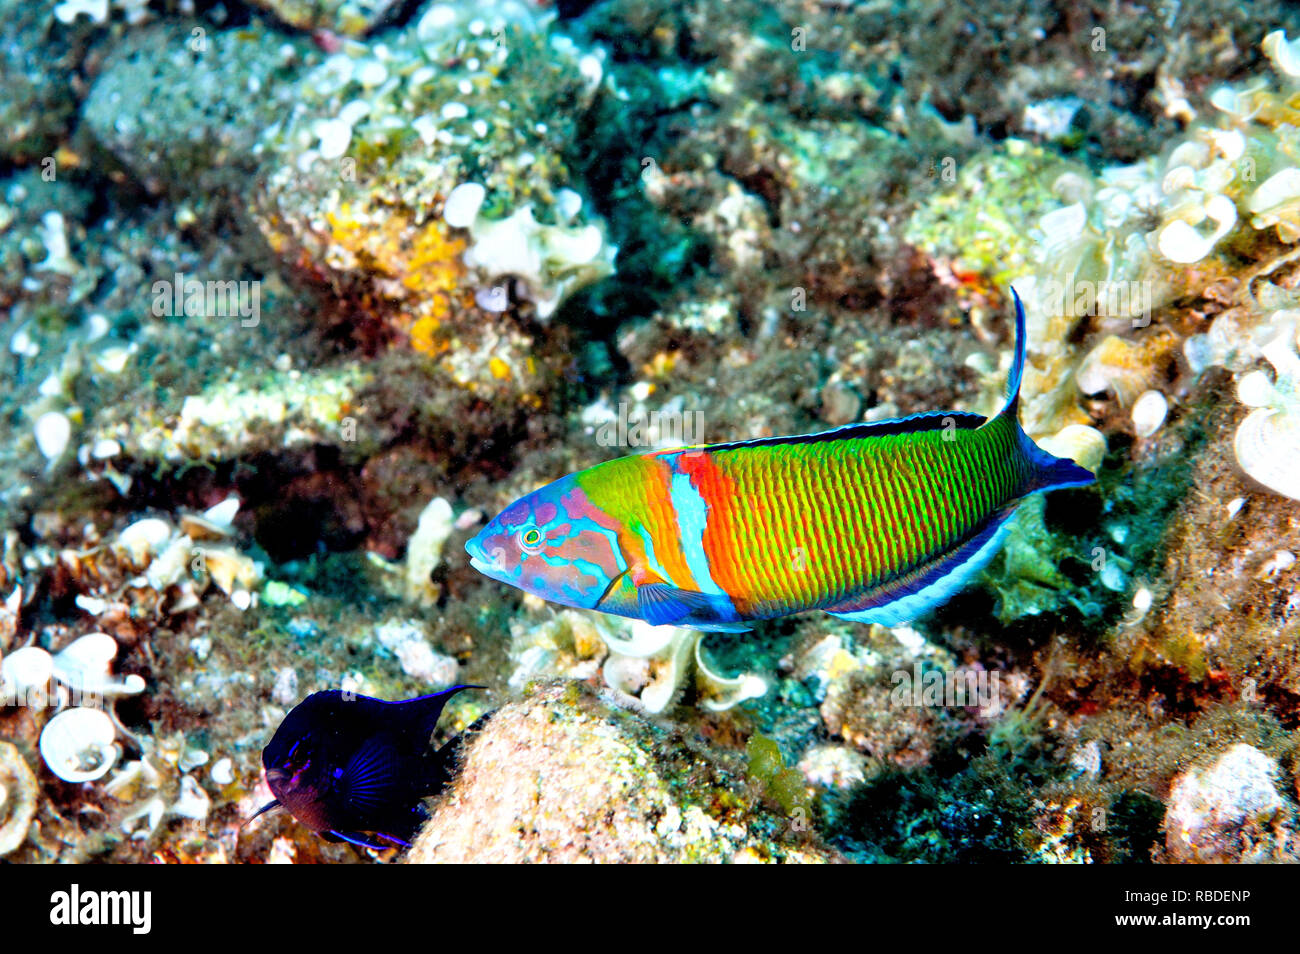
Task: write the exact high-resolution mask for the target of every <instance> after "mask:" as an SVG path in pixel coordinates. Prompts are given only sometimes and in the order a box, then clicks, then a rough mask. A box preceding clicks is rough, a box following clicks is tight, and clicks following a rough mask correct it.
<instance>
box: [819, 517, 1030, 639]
mask: <svg viewBox="0 0 1300 954" xmlns="http://www.w3.org/2000/svg"><path fill="white" fill-rule="evenodd" d="M1016 503H1018V501H1017V502H1016ZM1016 503H1012V504H1011V505H1009V506H1007V507H1005V508H1003V509H1002V510H1001V511H1000V512H999V513H997V514H996V515H995V516H994V518H993V519H992V520H991V521H989V523H988V524H987V525H986V526H985V527H984V529H982V530H981V531H980V532H979V533H977V534H975V536H973V537H971V538H970V539H969V540H967V541H966V542H965V543H962V544H959V545H958V546H956V547H954V548H953V549H952V550H949V551H947V552H946V553H942V554H940V555H939V556H938V557H936V558H935V559H933V560H931V561H930V562H929V563H926V564H923V565H922V566H919V567H917V568H916V569H915V570H913V571H912V572H910V573H906V574H904V575H903V576H901V577H899V578H898V579H896V580H891V581H890V582H888V583H885V584H884V585H882V586H878V587H876V588H874V589H872V590H871V591H869V592H867V593H864V594H862V595H861V596H857V597H854V598H853V599H851V600H847V601H845V602H843V603H837V604H836V605H834V606H828V607H826V612H828V613H830V614H831V615H832V616H838V617H840V619H847V620H849V621H850V622H854V623H879V624H880V625H881V626H897V625H899V624H900V623H906V622H910V621H911V620H913V619H916V617H918V616H921V615H923V614H925V613H927V612H929V611H930V610H932V609H934V608H935V607H936V606H939V605H941V604H943V603H946V602H947V601H948V600H949V599H950V598H951V597H952V596H953V595H954V594H955V593H956V592H957V591H958V590H960V589H961V588H962V587H964V586H965V585H966V584H967V583H969V582H970V581H971V579H972V578H973V577H974V576H975V574H976V573H978V572H979V571H980V570H982V569H984V567H985V566H987V565H988V562H989V561H990V560H991V559H993V557H994V555H995V554H996V553H997V552H998V550H999V549H1001V547H1002V543H1003V541H1005V540H1006V536H1007V533H1008V532H1009V531H1010V527H1008V526H1007V521H1008V520H1010V519H1011V516H1012V515H1013V514H1014V513H1015V509H1016Z"/></svg>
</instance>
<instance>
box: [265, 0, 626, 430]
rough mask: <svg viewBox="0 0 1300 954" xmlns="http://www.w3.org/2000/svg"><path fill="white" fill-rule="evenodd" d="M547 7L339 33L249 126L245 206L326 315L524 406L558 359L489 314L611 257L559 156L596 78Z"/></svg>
mask: <svg viewBox="0 0 1300 954" xmlns="http://www.w3.org/2000/svg"><path fill="white" fill-rule="evenodd" d="M547 19H548V17H546V16H543V15H541V14H535V13H534V11H533V10H532V9H531V8H530V7H529V6H527V5H525V4H521V3H517V2H514V0H494V2H493V3H491V4H481V5H475V6H473V7H470V6H465V7H462V8H455V9H453V8H451V7H449V6H445V5H438V4H434V5H432V6H430V7H429V8H428V9H427V10H426V11H425V13H424V14H423V15H422V16H421V17H420V18H419V19H418V21H416V22H415V23H413V24H412V25H410V26H408V27H405V28H403V29H402V30H401V31H400V32H398V31H395V32H393V33H392V34H390V35H388V36H386V37H385V40H384V42H382V43H379V42H376V43H373V44H371V45H369V46H367V45H363V44H360V43H355V42H354V43H349V44H348V45H347V46H346V48H345V49H344V50H343V51H341V52H338V53H335V54H334V55H332V56H330V57H329V58H328V59H326V60H325V62H324V63H323V64H321V66H320V67H319V68H317V69H315V70H313V71H311V72H310V73H308V74H307V75H306V76H305V77H304V78H303V80H302V81H301V82H300V83H299V84H298V86H297V88H296V92H295V98H296V102H295V103H294V105H293V108H292V109H290V110H287V111H285V113H284V115H283V116H282V118H281V119H280V121H279V122H277V123H276V124H275V125H274V126H273V127H271V128H270V129H268V130H267V132H266V134H265V135H264V136H263V137H262V139H261V140H260V142H259V144H258V147H257V154H258V155H259V161H260V163H261V169H260V174H259V179H258V183H257V185H256V187H255V188H254V190H253V194H252V198H251V210H250V211H251V214H252V216H253V218H254V220H255V221H256V223H257V226H258V228H259V229H260V230H261V231H262V233H263V235H264V236H265V238H266V240H267V243H268V244H269V245H270V247H271V248H272V249H273V250H275V251H276V252H277V253H278V254H279V255H280V256H281V258H282V259H283V260H284V261H285V262H287V263H288V264H289V266H290V269H291V270H292V271H293V272H294V273H295V274H296V275H298V276H299V277H300V278H302V279H304V280H306V281H307V282H308V283H309V284H311V285H312V286H314V287H317V288H319V289H320V290H321V291H322V292H323V297H324V299H325V307H323V308H322V310H321V314H322V320H323V321H324V322H325V323H326V324H329V325H333V326H336V327H337V328H339V329H341V330H342V331H344V332H345V334H346V336H347V337H349V338H350V339H351V340H353V341H354V342H357V343H360V344H363V345H365V346H366V347H367V348H373V346H375V345H376V344H378V343H387V342H390V341H394V340H395V341H397V342H402V343H405V344H408V345H409V347H410V348H411V349H412V350H413V351H415V352H417V353H419V354H421V355H426V356H429V357H430V358H432V359H433V360H434V362H435V363H436V365H437V367H438V368H439V369H440V372H441V375H442V376H443V380H444V382H446V383H449V384H450V387H449V388H448V390H452V391H464V392H467V393H468V392H471V391H472V392H474V393H475V394H476V395H478V396H480V397H488V398H500V399H501V400H502V401H503V402H505V403H510V404H517V403H519V402H523V403H526V404H527V405H528V406H530V407H534V408H535V407H540V406H543V405H544V404H545V400H544V397H545V392H546V391H547V389H548V388H549V387H550V386H551V385H552V382H553V380H554V378H555V377H557V376H558V375H559V374H560V373H561V372H562V369H563V368H564V367H566V366H567V364H568V362H569V360H570V356H569V355H568V353H567V352H566V351H565V350H564V348H563V344H562V341H559V340H557V339H555V338H553V337H552V336H549V335H548V336H546V337H545V338H542V339H536V338H534V337H533V336H531V335H529V334H526V333H524V331H522V330H521V327H520V326H519V325H518V324H517V323H516V322H514V321H512V320H510V316H508V315H506V316H502V315H501V314H500V313H502V312H507V311H514V310H516V309H517V307H519V306H524V307H525V308H526V310H527V311H528V312H529V313H530V314H532V315H534V316H536V317H538V318H541V319H544V318H546V317H547V316H549V315H550V313H551V311H552V310H553V309H554V308H556V307H558V305H559V304H560V302H561V301H562V300H563V299H565V298H567V297H568V296H570V295H571V294H572V293H573V292H575V291H577V290H578V288H579V287H581V286H582V285H584V284H589V283H590V282H592V281H595V280H596V279H597V278H599V277H602V276H603V275H605V274H607V273H608V271H609V270H610V259H612V256H613V253H614V249H613V246H612V245H610V244H609V243H608V242H607V241H606V240H605V239H604V238H603V230H602V227H601V223H600V222H599V220H598V219H596V218H595V217H594V215H593V214H592V213H591V212H590V211H589V210H588V208H587V207H584V206H583V205H582V204H581V203H579V208H578V209H577V210H575V208H574V202H573V198H572V197H573V196H575V195H576V193H575V192H574V190H573V189H572V188H570V187H569V186H570V182H571V178H572V177H571V176H570V174H569V171H568V168H567V164H566V158H565V155H566V152H568V151H572V150H575V149H579V148H585V147H580V146H579V142H580V124H579V120H580V118H581V117H582V115H583V113H584V112H585V111H586V109H587V108H588V106H589V105H590V103H591V102H592V100H593V99H594V98H595V97H596V96H597V95H598V87H597V86H595V85H593V84H592V83H590V81H589V77H588V76H587V75H586V74H584V72H583V63H584V62H586V58H585V57H583V56H582V55H580V53H579V51H578V50H577V49H576V47H574V45H573V43H572V42H571V41H567V40H564V39H563V38H559V37H557V38H548V36H547V35H546V33H545V23H546V20H547ZM467 186H474V187H475V188H472V189H470V190H469V191H468V192H467V191H466V188H467ZM480 189H481V190H482V199H481V201H480V202H476V203H469V204H467V203H466V196H467V195H472V194H477V193H478V191H479V190H480ZM453 196H455V201H454V202H452V205H451V210H450V211H451V216H450V220H448V219H447V218H445V217H444V213H445V211H446V210H445V208H444V206H445V202H446V200H447V199H448V198H451V197H453ZM469 205H473V206H474V207H473V208H472V209H471V208H470V207H469ZM588 205H589V204H588ZM471 212H473V215H472V216H471V215H470V213H471ZM458 223H459V224H458ZM467 223H468V225H467Z"/></svg>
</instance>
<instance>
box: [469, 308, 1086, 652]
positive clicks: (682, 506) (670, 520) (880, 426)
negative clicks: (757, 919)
mask: <svg viewBox="0 0 1300 954" xmlns="http://www.w3.org/2000/svg"><path fill="white" fill-rule="evenodd" d="M1012 294H1013V295H1015V291H1014V289H1013V290H1012ZM1015 302H1016V343H1015V349H1016V350H1015V359H1014V361H1013V362H1012V366H1011V373H1010V376H1009V379H1008V382H1007V401H1006V406H1005V407H1003V409H1002V411H1001V412H1000V413H999V414H998V415H997V416H996V417H992V418H987V419H986V418H984V417H983V416H981V415H979V414H970V413H965V412H961V411H937V412H929V413H924V414H917V415H914V416H912V417H906V418H902V419H899V420H891V421H880V422H876V423H871V424H850V425H848V426H846V427H840V428H836V429H835V430H831V431H825V432H822V433H819V434H805V435H798V436H793V437H767V438H760V439H758V440H748V441H736V442H735V443H730V444H714V445H710V446H700V447H684V448H679V449H675V450H664V451H655V452H653V453H648V454H641V455H637V456H632V457H623V458H619V459H618V460H612V461H608V462H606V463H603V464H598V465H596V466H595V467H591V468H589V469H587V470H584V471H580V472H578V473H576V474H571V475H569V476H567V477H562V478H560V479H559V480H557V481H555V482H554V483H551V484H548V485H547V486H545V487H543V488H541V489H540V490H536V491H534V492H532V493H530V494H528V495H526V496H524V497H521V498H520V499H519V500H517V501H515V502H514V503H513V504H511V505H510V506H509V507H507V508H506V509H505V510H504V511H502V512H501V513H500V514H499V515H498V516H497V517H496V518H494V519H493V520H492V521H491V522H490V523H489V524H488V525H487V526H486V527H485V528H484V529H483V530H482V532H480V533H479V534H478V535H477V536H476V537H475V538H474V539H473V540H471V541H470V542H469V543H468V544H466V550H468V552H469V555H470V557H471V560H470V562H471V564H472V565H473V566H474V567H475V568H476V569H478V570H479V571H480V572H481V573H484V574H485V575H487V576H489V577H492V578H493V579H496V580H500V581H501V582H503V583H509V584H510V585H511V586H517V587H519V588H520V589H522V590H525V591H527V592H529V593H533V594H535V595H537V596H540V597H542V598H544V599H547V600H551V601H552V602H555V603H562V604H564V605H566V606H576V607H581V608H583V609H595V610H601V611H603V612H606V613H614V614H617V615H619V616H628V617H632V618H635V619H643V620H646V621H647V622H649V623H652V624H656V625H658V624H673V625H676V626H686V627H692V628H694V629H699V630H723V631H730V632H739V631H744V630H746V629H748V628H749V627H748V626H746V625H745V624H746V623H748V622H750V621H752V620H759V619H770V618H772V617H777V616H786V615H788V614H791V613H799V612H803V611H805V610H824V611H826V612H827V613H832V614H834V615H836V616H840V617H843V618H844V619H849V620H853V621H855V622H862V623H882V624H884V625H896V624H898V623H901V622H905V621H907V620H910V619H913V618H915V617H916V616H919V615H921V614H922V613H924V612H926V611H927V610H930V609H932V608H933V607H935V606H937V605H939V604H940V603H942V602H944V601H945V600H947V599H948V598H949V597H950V596H952V595H953V594H954V593H955V592H957V590H959V589H960V588H961V587H962V586H964V585H965V584H966V583H967V582H969V581H970V579H971V577H973V576H974V575H975V573H976V572H978V571H979V570H980V569H981V568H982V567H984V566H985V565H986V564H987V563H988V561H989V560H990V559H991V558H992V557H993V555H994V553H996V552H997V550H998V548H999V546H1000V545H1001V544H1002V542H1003V540H1004V539H1005V537H1006V534H1007V531H1008V527H1007V521H1008V520H1009V519H1010V517H1011V515H1012V514H1013V513H1014V512H1015V510H1016V507H1017V506H1018V505H1019V503H1020V502H1021V501H1022V500H1024V499H1025V498H1026V497H1028V496H1029V495H1031V494H1036V493H1042V492H1044V491H1048V490H1057V489H1060V488H1062V487H1081V486H1084V485H1085V484H1090V483H1092V482H1093V481H1094V480H1095V477H1094V475H1093V474H1092V473H1091V472H1090V471H1088V470H1086V469H1084V468H1083V467H1080V466H1079V465H1077V464H1075V463H1074V462H1072V461H1069V460H1065V459H1062V458H1058V457H1054V456H1052V455H1051V454H1049V453H1047V452H1046V451H1044V450H1042V449H1041V448H1039V447H1038V446H1037V445H1036V444H1034V442H1033V441H1032V440H1030V438H1029V437H1028V435H1026V434H1025V432H1024V431H1023V430H1022V429H1021V427H1020V422H1019V420H1018V418H1017V409H1018V406H1019V396H1020V380H1021V376H1022V375H1023V373H1024V367H1025V313H1024V308H1023V307H1022V306H1021V303H1020V297H1019V296H1018V295H1016V296H1015Z"/></svg>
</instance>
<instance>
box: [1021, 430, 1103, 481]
mask: <svg viewBox="0 0 1300 954" xmlns="http://www.w3.org/2000/svg"><path fill="white" fill-rule="evenodd" d="M1021 433H1022V434H1024V432H1023V431H1022V432H1021ZM1024 439H1025V441H1026V442H1027V443H1028V444H1029V445H1030V447H1031V448H1032V450H1031V451H1030V460H1031V461H1033V464H1034V473H1033V476H1032V477H1030V479H1029V486H1028V488H1027V489H1026V490H1025V493H1027V494H1033V493H1038V492H1039V491H1044V490H1061V489H1062V488H1064V487H1086V486H1088V484H1091V483H1094V482H1096V480H1097V476H1096V474H1094V473H1093V472H1092V471H1090V470H1088V468H1086V467H1080V466H1079V465H1078V464H1076V463H1075V462H1074V461H1072V460H1069V459H1068V458H1065V457H1056V456H1053V455H1052V454H1049V453H1048V452H1047V451H1045V450H1043V449H1042V448H1041V447H1039V446H1038V445H1037V444H1035V443H1034V442H1033V441H1031V440H1030V439H1029V437H1028V435H1024Z"/></svg>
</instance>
